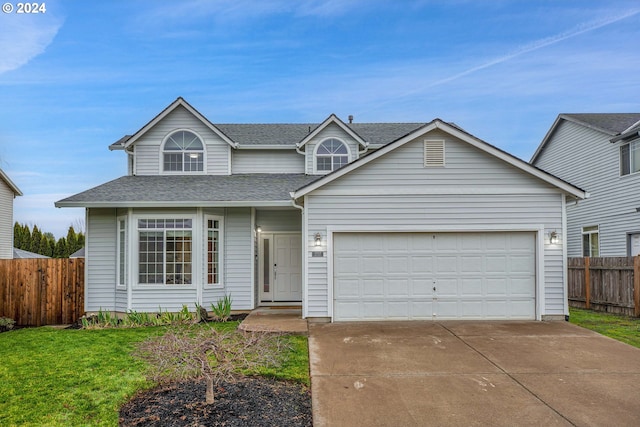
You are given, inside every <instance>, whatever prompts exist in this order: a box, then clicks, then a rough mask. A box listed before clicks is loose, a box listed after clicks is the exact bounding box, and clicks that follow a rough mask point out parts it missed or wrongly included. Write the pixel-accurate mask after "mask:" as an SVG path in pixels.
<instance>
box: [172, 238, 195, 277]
mask: <svg viewBox="0 0 640 427" xmlns="http://www.w3.org/2000/svg"><path fill="white" fill-rule="evenodd" d="M166 241H167V255H166V256H167V259H166V266H167V279H166V283H167V284H168V285H185V284H191V274H192V272H191V231H187V230H180V231H174V230H168V231H167V232H166Z"/></svg>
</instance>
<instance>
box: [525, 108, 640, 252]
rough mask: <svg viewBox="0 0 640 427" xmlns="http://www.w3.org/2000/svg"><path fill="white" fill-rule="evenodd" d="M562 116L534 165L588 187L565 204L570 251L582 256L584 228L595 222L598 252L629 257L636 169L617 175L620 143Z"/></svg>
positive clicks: (637, 221) (637, 192)
mask: <svg viewBox="0 0 640 427" xmlns="http://www.w3.org/2000/svg"><path fill="white" fill-rule="evenodd" d="M610 138H611V137H610V136H609V135H606V134H604V133H601V132H598V131H596V130H593V129H589V128H586V127H584V126H580V125H578V124H575V123H572V122H568V121H564V120H563V121H561V122H560V123H559V124H558V127H557V128H556V131H555V132H554V134H553V135H552V137H551V139H550V140H549V141H547V144H546V146H545V148H544V150H543V151H542V153H541V154H540V155H539V156H538V158H537V159H536V162H535V165H536V166H537V167H539V168H541V169H544V170H545V171H547V172H549V173H551V174H553V175H555V176H558V177H560V178H562V179H564V180H566V181H569V182H570V183H571V184H573V185H576V186H578V187H580V188H582V189H584V190H586V191H588V192H589V198H588V199H586V200H581V201H580V202H578V203H577V204H569V205H568V206H567V240H568V244H567V250H568V256H571V257H576V256H582V227H585V226H591V225H599V227H600V255H601V256H627V254H628V252H627V234H628V233H637V232H640V214H638V213H637V212H636V208H638V207H640V174H638V173H636V174H633V175H627V176H622V177H621V176H620V172H619V171H620V160H619V152H620V151H619V150H620V143H615V144H612V143H611V142H609V139H610Z"/></svg>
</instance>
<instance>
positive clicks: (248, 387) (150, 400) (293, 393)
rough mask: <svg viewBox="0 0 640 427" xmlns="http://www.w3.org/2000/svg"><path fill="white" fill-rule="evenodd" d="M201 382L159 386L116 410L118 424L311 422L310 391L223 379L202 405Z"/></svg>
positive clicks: (255, 380)
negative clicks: (213, 396)
mask: <svg viewBox="0 0 640 427" xmlns="http://www.w3.org/2000/svg"><path fill="white" fill-rule="evenodd" d="M205 391H206V385H205V383H204V381H184V382H178V383H171V384H168V385H161V386H159V387H156V388H155V389H152V390H148V391H146V392H142V393H140V394H138V395H137V396H136V397H134V398H133V399H132V400H131V401H129V402H128V403H126V404H125V405H124V406H123V407H122V408H121V409H120V425H121V426H163V427H164V426H171V427H173V426H225V427H227V426H228V427H233V426H281V427H288V426H292V427H293V426H296V427H299V426H311V425H312V417H311V393H310V392H309V390H308V389H306V388H305V387H304V386H302V385H300V384H295V383H289V382H284V381H276V380H273V379H269V378H242V379H240V380H238V381H237V382H235V383H223V384H221V385H219V386H218V388H217V389H216V400H215V403H213V404H212V405H207V404H206V403H205Z"/></svg>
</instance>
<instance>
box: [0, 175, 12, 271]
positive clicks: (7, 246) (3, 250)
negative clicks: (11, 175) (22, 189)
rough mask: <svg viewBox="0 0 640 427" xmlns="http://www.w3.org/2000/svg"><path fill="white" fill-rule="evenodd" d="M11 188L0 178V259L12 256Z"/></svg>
mask: <svg viewBox="0 0 640 427" xmlns="http://www.w3.org/2000/svg"><path fill="white" fill-rule="evenodd" d="M13 197H14V194H13V190H12V189H11V188H9V186H8V185H7V183H5V182H4V180H3V179H0V259H11V258H13Z"/></svg>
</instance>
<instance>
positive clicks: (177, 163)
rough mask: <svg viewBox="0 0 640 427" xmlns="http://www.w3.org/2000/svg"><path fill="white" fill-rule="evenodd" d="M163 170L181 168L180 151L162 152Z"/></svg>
mask: <svg viewBox="0 0 640 427" xmlns="http://www.w3.org/2000/svg"><path fill="white" fill-rule="evenodd" d="M164 170H165V171H170V172H175V171H181V170H182V153H179V154H175V153H164Z"/></svg>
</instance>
